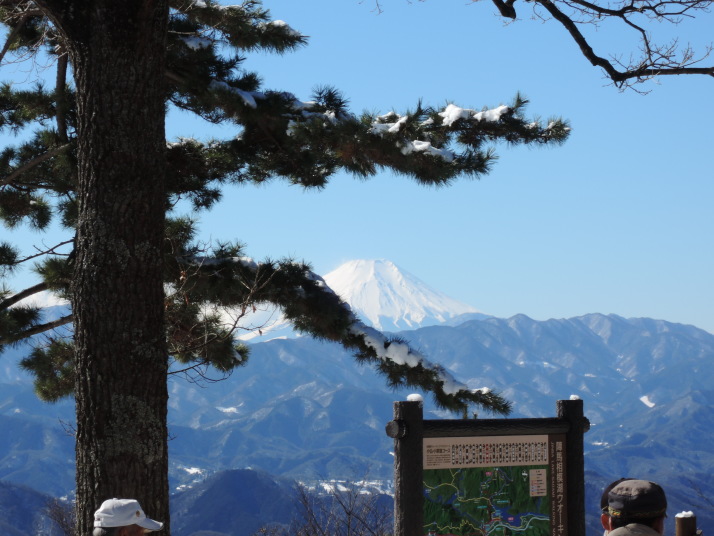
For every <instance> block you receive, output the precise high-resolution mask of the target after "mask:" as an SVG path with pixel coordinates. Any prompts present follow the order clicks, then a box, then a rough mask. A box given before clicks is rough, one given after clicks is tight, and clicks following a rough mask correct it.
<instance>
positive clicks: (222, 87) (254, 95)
mask: <svg viewBox="0 0 714 536" xmlns="http://www.w3.org/2000/svg"><path fill="white" fill-rule="evenodd" d="M208 89H209V90H211V91H219V92H228V93H233V94H234V95H238V96H239V97H240V98H241V99H242V100H243V102H244V103H245V105H246V106H250V107H251V108H254V109H255V108H257V107H258V103H257V102H256V100H255V99H265V93H262V92H260V91H243V90H242V89H238V88H237V87H233V86H231V85H228V84H227V83H225V82H222V81H220V80H211V83H210V84H209V85H208Z"/></svg>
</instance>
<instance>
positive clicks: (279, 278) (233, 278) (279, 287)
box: [178, 257, 510, 414]
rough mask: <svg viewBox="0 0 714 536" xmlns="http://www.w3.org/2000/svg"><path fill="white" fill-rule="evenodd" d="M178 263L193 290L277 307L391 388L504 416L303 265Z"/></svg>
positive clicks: (495, 399) (506, 407)
mask: <svg viewBox="0 0 714 536" xmlns="http://www.w3.org/2000/svg"><path fill="white" fill-rule="evenodd" d="M178 260H179V264H180V265H183V266H186V267H188V268H189V269H190V270H191V272H192V273H193V274H194V277H195V279H196V280H195V281H194V282H193V285H194V288H196V289H199V288H202V289H205V290H211V289H214V291H215V292H218V290H219V289H220V299H222V300H223V303H224V304H225V306H226V307H230V305H231V303H236V302H237V303H246V296H247V294H246V293H250V299H251V300H252V301H254V302H256V303H272V304H273V305H276V306H278V307H280V308H281V309H282V311H283V314H284V316H285V317H286V318H287V319H288V320H289V321H290V322H291V323H292V324H293V326H294V327H295V328H296V329H297V330H298V331H301V332H304V333H307V334H309V335H311V336H312V337H315V338H317V339H323V340H329V341H333V342H337V343H339V344H341V345H342V346H343V347H344V348H346V349H348V350H351V351H353V352H355V357H356V358H357V360H358V361H364V362H368V363H371V364H372V365H373V366H374V367H375V368H376V370H377V371H378V372H380V373H381V374H383V375H384V376H385V377H386V378H387V380H388V383H389V384H390V385H392V386H410V387H418V388H420V389H423V390H425V391H428V392H431V393H432V395H433V397H434V400H435V402H436V403H437V404H438V405H439V406H440V407H442V408H445V409H448V410H451V411H458V412H463V411H465V410H466V409H467V408H468V407H469V406H470V405H473V404H475V405H478V406H480V407H483V408H485V409H487V410H489V411H493V412H496V413H501V414H508V413H509V412H510V404H509V403H508V402H506V401H505V400H504V399H502V398H501V397H500V396H499V395H498V394H496V393H492V392H491V391H490V390H488V389H478V390H471V389H469V388H468V387H467V386H466V385H464V384H461V383H459V382H457V381H456V380H454V378H453V377H452V376H451V375H450V374H449V373H448V372H447V371H446V370H445V369H444V368H443V367H441V366H440V365H435V364H433V363H431V362H430V361H429V360H428V359H427V358H426V357H425V356H423V355H422V354H421V353H419V352H418V351H416V350H415V349H413V348H411V347H410V346H409V345H408V344H406V343H405V342H404V341H402V340H399V339H390V338H388V337H386V336H385V335H383V334H382V333H381V332H379V331H377V330H375V329H373V328H370V327H368V326H366V325H364V324H363V323H362V322H361V321H360V320H359V319H358V318H357V317H356V316H355V315H354V314H353V313H352V311H351V309H350V307H349V305H347V304H346V303H344V302H343V301H342V300H341V299H340V298H339V297H338V296H337V295H336V294H335V293H334V292H333V291H332V290H331V289H330V288H329V287H328V286H327V284H326V283H325V281H324V280H323V279H322V278H321V277H320V276H318V275H316V274H314V273H313V272H311V271H310V270H309V268H308V267H307V266H306V265H304V264H297V263H293V262H290V261H284V262H281V263H278V264H277V265H276V264H274V263H272V262H267V263H256V262H254V261H253V260H252V259H249V258H246V257H231V258H220V257H218V258H216V257H214V258H209V257H185V258H183V259H178ZM202 281H203V282H202ZM201 295H202V296H203V297H204V300H207V299H208V300H210V299H211V296H210V295H208V294H206V293H205V291H203V292H201Z"/></svg>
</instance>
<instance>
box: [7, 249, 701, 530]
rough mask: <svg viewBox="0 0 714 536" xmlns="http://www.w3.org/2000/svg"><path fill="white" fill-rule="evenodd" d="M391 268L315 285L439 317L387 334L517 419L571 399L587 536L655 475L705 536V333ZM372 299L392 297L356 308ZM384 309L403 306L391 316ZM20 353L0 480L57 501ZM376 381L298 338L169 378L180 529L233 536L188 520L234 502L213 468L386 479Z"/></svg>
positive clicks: (62, 421) (384, 405) (49, 428)
mask: <svg viewBox="0 0 714 536" xmlns="http://www.w3.org/2000/svg"><path fill="white" fill-rule="evenodd" d="M360 262H362V261H360ZM348 264H349V263H348ZM392 266H393V265H391V263H386V262H377V261H370V263H367V264H363V265H360V264H359V263H356V264H355V266H354V267H352V268H350V269H351V270H353V271H354V273H359V274H361V276H362V277H365V274H378V275H374V277H376V278H377V279H378V280H379V283H374V284H371V283H369V282H368V281H367V280H368V279H369V278H366V279H365V282H364V284H353V285H351V286H350V285H347V284H345V286H344V288H343V289H342V290H340V279H341V278H342V277H346V276H345V275H344V274H345V273H346V272H347V268H345V271H341V270H337V271H336V272H337V275H338V276H339V277H334V278H333V276H332V275H330V274H328V276H326V279H328V283H329V284H330V285H331V286H333V287H334V288H335V289H336V290H338V292H341V293H344V294H343V297H345V299H347V300H353V301H354V303H353V306H354V307H355V309H358V307H362V306H363V307H364V310H360V312H359V314H361V315H363V318H364V319H365V320H368V319H373V320H372V321H379V322H380V325H382V326H383V329H386V328H384V326H385V325H387V322H388V321H389V322H394V325H399V324H398V322H406V321H407V320H408V321H409V322H417V321H418V318H421V320H420V321H421V322H422V323H425V322H431V321H432V320H435V319H437V318H441V319H442V323H440V324H438V325H427V326H425V327H420V328H419V329H410V330H403V331H399V332H398V335H399V336H401V337H403V338H405V339H407V340H409V341H410V342H411V343H412V344H413V345H414V346H416V347H417V348H419V349H420V350H421V351H422V352H423V353H424V354H425V355H427V356H428V357H429V359H430V360H432V361H434V362H438V363H441V364H443V365H444V366H445V367H446V368H447V369H448V370H449V371H450V372H451V373H452V374H453V375H454V376H455V377H456V378H457V379H459V380H461V381H464V382H466V383H467V384H468V385H469V387H471V388H480V387H484V386H485V387H489V388H492V389H495V390H497V391H500V392H501V393H502V394H503V395H505V397H506V398H507V399H509V400H511V401H512V402H513V405H514V413H513V416H514V417H521V416H525V417H548V416H553V415H554V412H555V403H556V400H559V399H567V398H570V396H571V395H577V396H579V397H580V398H581V399H583V401H584V408H585V414H586V416H587V417H588V418H589V419H590V422H591V423H592V427H591V430H590V431H589V432H588V433H587V434H586V436H585V443H586V461H585V465H586V473H587V474H586V494H587V499H588V504H587V510H588V518H589V532H590V531H594V532H593V533H600V532H599V530H597V513H598V511H597V499H598V497H599V493H600V490H601V489H602V487H603V486H604V485H605V484H607V483H608V482H609V481H612V480H614V479H616V478H619V477H623V476H628V477H640V478H650V479H653V480H658V481H660V482H661V483H662V484H663V485H664V487H665V489H666V490H667V493H668V497H669V499H670V505H671V507H670V518H669V519H670V522H671V520H672V519H673V518H674V514H675V513H676V512H678V511H682V510H694V511H695V513H696V514H697V515H698V517H699V519H700V526H701V528H703V529H704V530H705V531H707V530H714V524H712V522H711V521H710V520H711V519H714V508H713V506H712V505H713V504H714V503H713V502H712V500H711V499H710V497H714V476H712V475H714V452H713V451H712V449H711V445H712V443H714V412H712V411H711V408H712V407H714V387H712V386H714V335H712V334H710V333H707V332H705V331H703V330H700V329H698V328H696V327H693V326H687V325H681V324H674V323H670V322H666V321H663V320H653V319H647V318H635V319H632V318H630V319H626V318H622V317H619V316H617V315H602V314H590V315H584V316H581V317H577V318H570V319H558V320H548V321H543V322H541V321H535V320H533V319H531V318H528V317H527V316H524V315H516V316H514V317H512V318H508V319H499V318H493V317H486V316H485V315H480V313H478V312H474V311H473V310H464V309H463V307H466V308H467V309H470V308H468V306H463V305H460V306H456V305H453V303H454V302H451V301H448V299H442V298H438V297H434V296H435V295H436V296H438V293H436V294H435V293H432V292H431V291H429V292H427V290H424V288H423V287H424V285H423V284H421V283H419V282H418V281H417V282H414V281H412V280H411V279H409V278H408V277H406V276H404V272H403V271H400V270H397V269H396V268H392ZM333 274H334V272H333ZM358 280H359V279H358ZM360 288H361V289H362V291H359V289H360ZM370 289H371V290H370ZM375 289H377V290H375ZM400 289H401V292H400ZM418 289H419V290H418ZM375 292H378V293H386V294H387V296H388V297H386V298H384V299H382V300H380V299H379V298H377V299H376V300H372V299H368V298H369V297H372V296H373V295H374V293H375ZM362 299H363V301H360V300H362ZM455 303H458V302H455ZM360 304H363V305H360ZM396 304H402V305H401V306H402V307H403V309H402V314H398V309H397V307H396ZM446 304H452V305H448V307H447V305H446ZM437 305H438V307H437ZM460 307H462V308H461V309H460ZM375 313H376V314H375ZM421 315H423V316H421ZM21 351H22V349H19V348H18V349H9V350H8V351H7V352H6V353H4V354H3V355H2V356H0V364H2V365H3V367H0V384H5V385H0V418H1V419H2V422H1V423H0V429H2V430H3V431H6V430H7V433H4V434H2V436H1V437H0V478H2V479H4V480H6V481H11V482H16V483H21V484H26V485H29V486H31V487H33V488H35V489H38V490H40V491H43V492H48V493H52V494H56V495H59V494H61V493H66V492H67V491H69V490H70V489H71V486H72V485H73V483H72V480H71V478H69V476H70V475H71V472H72V464H73V453H72V450H71V445H72V438H71V436H69V435H68V434H67V430H68V429H71V422H72V420H73V412H72V405H71V404H69V403H66V404H65V403H63V404H60V405H46V404H42V403H40V402H38V401H37V399H36V398H35V397H34V395H33V394H32V392H31V386H30V385H28V383H27V380H26V378H18V377H16V376H15V375H14V374H15V373H14V372H13V369H12V366H11V363H12V361H13V359H14V360H16V359H17V357H18V353H17V352H21ZM3 370H4V371H5V372H4V374H3V373H2V371H3ZM385 385H386V384H385V381H384V379H383V378H382V377H380V376H379V375H378V374H376V373H375V372H374V371H373V370H372V369H370V368H368V367H363V366H359V365H357V364H356V363H355V361H354V359H353V358H352V357H351V355H350V354H349V353H348V352H345V351H344V350H343V349H342V348H341V347H339V346H337V345H334V344H328V343H324V342H320V341H315V340H312V339H309V338H297V339H277V340H272V341H269V342H263V343H258V344H254V345H252V353H251V357H250V360H249V363H248V364H247V365H246V366H245V367H244V368H241V369H239V370H237V371H235V372H234V374H233V375H232V376H231V377H230V378H228V379H226V380H224V381H220V382H217V383H210V384H198V385H197V384H195V383H191V382H187V381H185V380H183V379H181V378H178V377H172V378H171V379H170V380H169V390H170V399H169V404H170V408H169V428H170V434H171V441H170V442H169V449H170V463H171V467H170V479H171V484H172V487H173V489H174V490H185V491H182V492H181V493H180V495H181V496H183V497H184V498H182V499H179V497H178V496H177V497H176V501H177V502H176V503H175V504H176V505H179V504H180V505H181V506H180V511H181V512H188V513H190V516H189V517H184V518H183V521H182V522H185V527H187V530H188V528H189V527H191V530H192V531H194V532H196V531H198V530H199V529H198V527H201V528H202V529H203V530H204V531H208V532H206V534H209V533H211V531H213V532H214V533H216V534H222V535H223V534H229V535H230V536H233V535H234V534H239V533H238V532H231V531H230V529H227V528H226V527H225V526H223V525H221V526H220V527H219V526H217V525H216V526H212V527H209V526H208V524H202V520H201V519H200V516H199V517H196V518H194V517H192V516H194V515H197V514H200V512H201V510H202V508H203V507H202V506H200V504H201V503H199V502H198V501H199V500H200V497H202V496H214V494H215V496H216V497H220V496H221V493H225V494H226V496H228V495H230V494H236V493H239V491H240V485H236V484H235V479H232V478H229V477H225V479H223V478H222V477H220V474H221V473H222V472H223V471H233V470H236V469H246V468H252V469H254V470H257V471H262V472H264V474H265V473H269V474H271V475H275V476H280V477H286V478H295V479H306V478H307V479H320V478H355V477H357V478H361V477H364V476H369V477H370V478H380V479H384V480H388V479H389V478H391V475H392V468H393V457H392V454H391V451H392V450H393V442H392V440H391V439H390V438H388V437H387V436H386V434H385V432H384V426H385V424H386V423H387V422H388V421H389V420H390V419H391V418H392V403H393V401H394V400H402V399H404V398H405V396H406V395H407V394H408V393H409V391H403V390H402V391H392V390H390V389H388V388H387V387H386V386H385ZM425 411H426V417H427V418H443V417H452V418H453V416H450V415H445V414H443V413H440V412H438V411H436V410H435V408H434V406H433V404H431V402H430V401H429V398H428V396H427V397H426V403H425ZM484 416H488V417H490V415H484ZM67 423H70V426H68V425H67ZM236 474H237V473H233V476H235V475H236ZM210 475H216V476H214V477H211V478H208V477H209V476H210ZM207 478H208V479H207ZM241 478H242V477H241ZM246 478H252V477H249V476H246ZM256 478H257V477H256ZM204 481H205V482H204ZM202 483H203V484H202ZM196 486H199V487H198V488H196ZM227 486H228V487H227ZM230 486H233V487H232V488H231V487H230ZM256 486H258V484H256ZM259 487H260V489H264V486H263V485H262V484H261V485H260V486H259ZM209 488H213V489H209ZM192 489H194V490H199V489H200V490H203V491H202V492H199V491H193V492H192V491H191V490H192ZM221 490H223V491H221ZM184 494H186V495H184ZM192 497H193V498H192ZM181 501H183V502H181ZM192 505H193V506H192ZM192 508H193V509H192ZM256 508H258V507H257V506H256ZM261 508H262V507H261ZM178 511H179V510H177V512H178ZM266 511H267V510H266ZM182 515H183V514H182ZM187 515H188V514H187ZM236 519H238V518H236ZM252 519H253V518H251V524H252V523H253V522H254V520H252ZM205 523H208V521H206V522H205ZM235 523H238V521H235ZM251 526H253V525H251ZM196 533H198V532H196ZM669 533H670V534H672V533H673V531H671V530H670V531H669ZM186 534H191V532H187V533H186Z"/></svg>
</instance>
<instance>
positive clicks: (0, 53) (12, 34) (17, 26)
mask: <svg viewBox="0 0 714 536" xmlns="http://www.w3.org/2000/svg"><path fill="white" fill-rule="evenodd" d="M29 18H30V15H29V14H27V13H25V14H23V16H22V17H21V18H20V20H19V21H18V23H17V24H15V26H13V28H12V30H11V31H10V33H9V34H8V35H7V37H6V38H5V45H4V46H3V48H2V51H0V63H2V60H3V59H4V58H5V54H7V51H8V50H10V47H11V46H12V43H13V41H14V40H15V38H16V37H17V36H18V34H19V33H20V30H21V29H22V27H23V26H24V25H25V23H26V22H27V20H28V19H29Z"/></svg>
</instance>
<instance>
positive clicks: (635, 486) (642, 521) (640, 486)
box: [601, 479, 667, 536]
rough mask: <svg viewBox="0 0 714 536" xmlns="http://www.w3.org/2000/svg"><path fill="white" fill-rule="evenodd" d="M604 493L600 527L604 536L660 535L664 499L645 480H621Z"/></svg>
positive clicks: (653, 484)
mask: <svg viewBox="0 0 714 536" xmlns="http://www.w3.org/2000/svg"><path fill="white" fill-rule="evenodd" d="M614 484H615V485H614V486H613V487H612V488H611V489H610V490H609V491H608V492H607V510H605V508H603V512H602V517H601V521H602V526H603V528H604V529H605V531H606V533H607V535H608V536H661V535H662V534H664V519H665V517H667V497H666V496H665V493H664V490H663V489H662V487H661V486H660V485H659V484H657V483H655V482H650V481H649V480H631V479H625V480H621V481H619V482H616V483H614Z"/></svg>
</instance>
